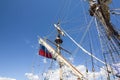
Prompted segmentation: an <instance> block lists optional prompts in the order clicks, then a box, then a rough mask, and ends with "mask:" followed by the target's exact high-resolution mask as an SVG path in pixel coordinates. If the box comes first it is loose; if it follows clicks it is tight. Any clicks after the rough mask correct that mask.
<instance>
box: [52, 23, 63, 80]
mask: <svg viewBox="0 0 120 80" xmlns="http://www.w3.org/2000/svg"><path fill="white" fill-rule="evenodd" d="M54 26H55V27H56V29H57V32H58V34H57V37H56V39H55V42H56V45H57V50H56V51H57V53H58V54H59V55H61V49H60V46H61V44H62V43H63V41H62V39H61V37H60V36H61V35H62V34H61V30H60V24H59V23H58V24H54ZM62 64H63V63H62V62H59V67H60V80H63V77H62V73H63V71H62V66H63V65H62Z"/></svg>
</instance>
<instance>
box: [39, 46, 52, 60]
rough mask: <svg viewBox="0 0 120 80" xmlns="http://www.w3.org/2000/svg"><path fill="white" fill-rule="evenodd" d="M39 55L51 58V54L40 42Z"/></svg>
mask: <svg viewBox="0 0 120 80" xmlns="http://www.w3.org/2000/svg"><path fill="white" fill-rule="evenodd" d="M39 55H41V56H43V57H46V58H52V54H51V53H50V52H49V51H48V50H47V48H46V47H45V46H43V45H42V44H40V49H39Z"/></svg>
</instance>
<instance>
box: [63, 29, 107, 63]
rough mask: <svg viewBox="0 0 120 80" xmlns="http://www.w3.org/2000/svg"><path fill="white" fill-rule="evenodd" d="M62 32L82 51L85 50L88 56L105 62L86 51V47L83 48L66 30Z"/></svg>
mask: <svg viewBox="0 0 120 80" xmlns="http://www.w3.org/2000/svg"><path fill="white" fill-rule="evenodd" d="M63 31H64V30H63ZM64 33H65V34H66V35H67V36H68V38H70V39H71V40H72V41H73V42H74V43H75V44H76V45H77V46H78V47H79V48H80V49H81V50H82V51H83V52H85V53H86V54H88V55H89V56H91V57H93V58H95V59H96V60H97V61H99V62H101V63H103V64H105V62H104V61H102V60H100V59H99V58H97V57H96V56H94V55H93V54H91V53H90V52H88V51H87V50H86V49H84V48H83V47H82V46H81V45H80V44H78V43H77V42H76V41H75V40H74V39H73V38H72V37H71V36H70V35H69V34H68V33H67V32H66V31H64Z"/></svg>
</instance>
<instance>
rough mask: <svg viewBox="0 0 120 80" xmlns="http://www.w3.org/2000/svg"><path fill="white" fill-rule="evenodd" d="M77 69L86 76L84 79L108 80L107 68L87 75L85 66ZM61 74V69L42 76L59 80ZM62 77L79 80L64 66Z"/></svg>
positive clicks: (30, 76) (34, 78)
mask: <svg viewBox="0 0 120 80" xmlns="http://www.w3.org/2000/svg"><path fill="white" fill-rule="evenodd" d="M76 68H77V69H78V70H79V71H80V72H81V73H82V74H83V75H84V77H87V78H89V80H94V79H95V80H101V79H102V80H106V77H107V72H106V70H105V69H106V68H105V67H102V68H100V70H99V71H95V72H91V71H88V73H86V67H85V66H84V65H79V66H76ZM59 74H60V73H59V69H54V70H48V71H47V72H46V73H43V74H42V77H43V78H44V79H46V80H59ZM26 75H27V77H28V79H29V80H40V78H39V77H38V76H37V75H33V74H32V73H26ZM62 76H63V77H64V79H63V80H77V76H75V75H74V74H73V73H72V71H71V70H70V69H69V68H68V67H67V66H63V74H62ZM94 76H95V77H94Z"/></svg>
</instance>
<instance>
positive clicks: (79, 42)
mask: <svg viewBox="0 0 120 80" xmlns="http://www.w3.org/2000/svg"><path fill="white" fill-rule="evenodd" d="M93 19H94V17H92V19H91V20H90V22H89V24H88V26H87V29H86V31H85V32H84V34H83V37H82V38H81V40H80V42H79V43H82V41H83V39H84V38H85V36H86V34H87V32H88V30H89V28H90V26H91V24H92V22H93Z"/></svg>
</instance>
